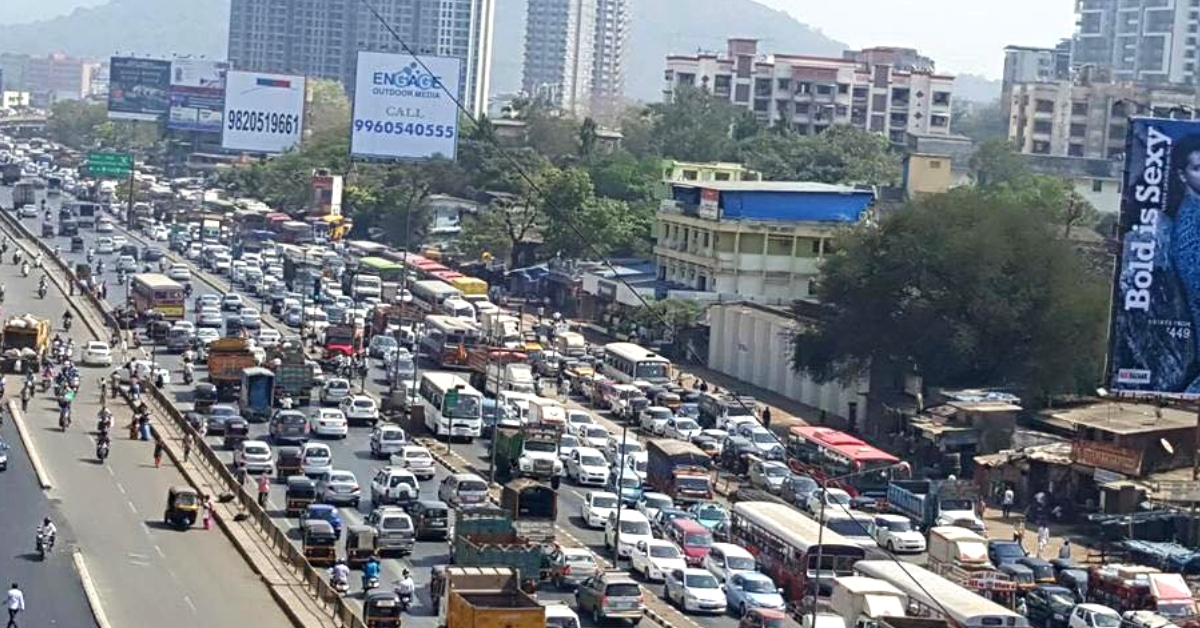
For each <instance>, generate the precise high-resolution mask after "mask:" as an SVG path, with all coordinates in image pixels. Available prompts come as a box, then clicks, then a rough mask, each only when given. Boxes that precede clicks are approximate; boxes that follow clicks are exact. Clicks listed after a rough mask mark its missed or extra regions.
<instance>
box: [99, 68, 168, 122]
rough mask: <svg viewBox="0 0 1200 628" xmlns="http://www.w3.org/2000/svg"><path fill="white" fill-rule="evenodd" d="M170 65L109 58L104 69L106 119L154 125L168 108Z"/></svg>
mask: <svg viewBox="0 0 1200 628" xmlns="http://www.w3.org/2000/svg"><path fill="white" fill-rule="evenodd" d="M170 88H171V62H170V61H167V60H165V59H135V58H133V57H113V58H112V59H111V60H110V61H109V66H108V117H109V118H111V119H113V120H142V121H145V122H157V121H158V120H159V119H160V118H162V117H163V116H164V115H166V113H167V109H168V108H169V107H170V99H169V98H168V92H169V90H170Z"/></svg>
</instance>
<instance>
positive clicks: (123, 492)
mask: <svg viewBox="0 0 1200 628" xmlns="http://www.w3.org/2000/svg"><path fill="white" fill-rule="evenodd" d="M108 472H109V473H112V470H111V469H109V471H108ZM117 490H119V491H121V494H122V495H128V494H129V493H128V491H126V490H125V485H124V484H121V483H120V482H117Z"/></svg>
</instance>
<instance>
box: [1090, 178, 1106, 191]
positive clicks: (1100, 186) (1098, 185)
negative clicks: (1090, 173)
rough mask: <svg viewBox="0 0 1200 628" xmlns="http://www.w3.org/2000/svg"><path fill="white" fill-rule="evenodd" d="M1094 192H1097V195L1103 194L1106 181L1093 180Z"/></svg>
mask: <svg viewBox="0 0 1200 628" xmlns="http://www.w3.org/2000/svg"><path fill="white" fill-rule="evenodd" d="M1092 191H1093V192H1097V193H1099V192H1103V191H1104V181H1102V180H1101V179H1092Z"/></svg>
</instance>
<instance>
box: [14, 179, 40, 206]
mask: <svg viewBox="0 0 1200 628" xmlns="http://www.w3.org/2000/svg"><path fill="white" fill-rule="evenodd" d="M12 201H13V209H16V208H18V207H22V206H24V205H33V204H35V203H37V188H35V187H34V186H33V182H32V181H18V182H17V183H16V184H14V185H13V191H12Z"/></svg>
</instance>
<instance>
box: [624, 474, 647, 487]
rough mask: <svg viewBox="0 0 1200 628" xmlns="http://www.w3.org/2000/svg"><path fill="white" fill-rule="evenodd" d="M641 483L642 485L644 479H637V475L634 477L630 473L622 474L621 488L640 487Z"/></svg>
mask: <svg viewBox="0 0 1200 628" xmlns="http://www.w3.org/2000/svg"><path fill="white" fill-rule="evenodd" d="M641 485H642V481H641V480H639V479H637V478H636V477H632V476H629V475H622V476H621V488H639V487H641Z"/></svg>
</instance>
